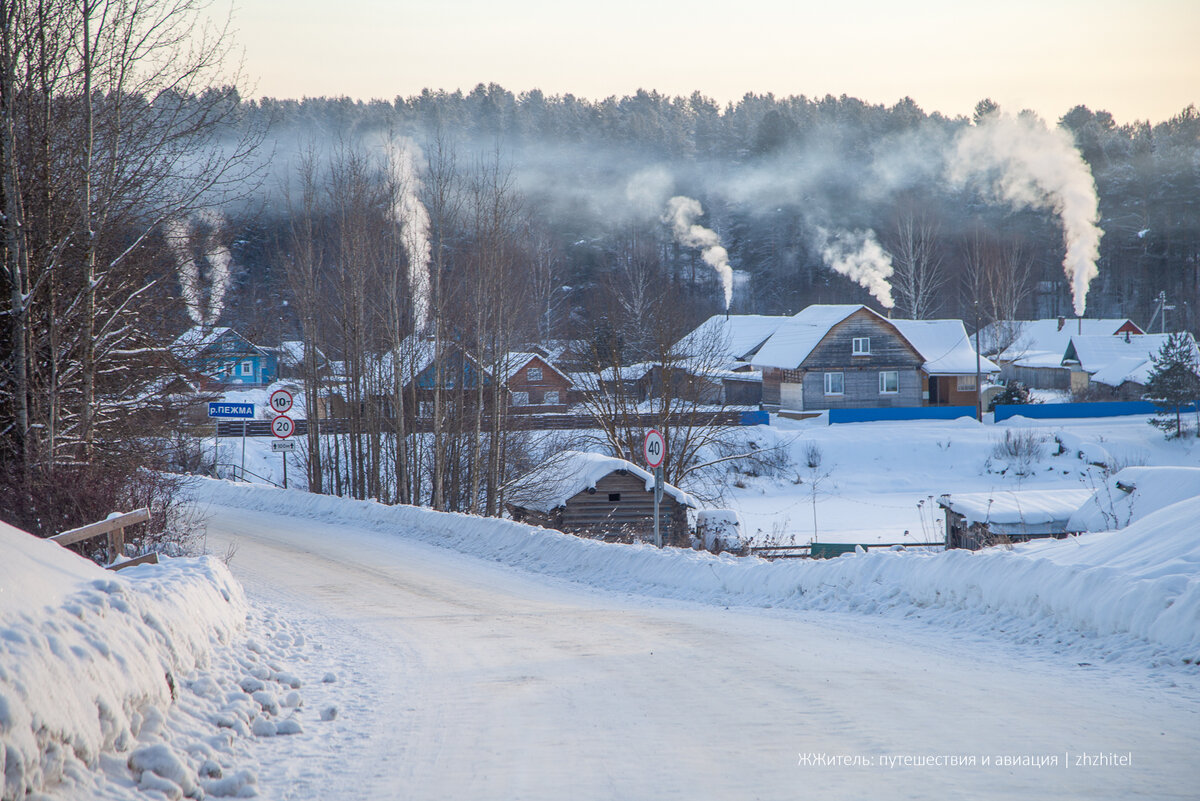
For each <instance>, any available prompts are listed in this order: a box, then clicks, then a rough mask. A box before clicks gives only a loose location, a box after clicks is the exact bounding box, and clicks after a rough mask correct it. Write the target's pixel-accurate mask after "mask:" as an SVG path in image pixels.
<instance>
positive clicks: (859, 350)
mask: <svg viewBox="0 0 1200 801" xmlns="http://www.w3.org/2000/svg"><path fill="white" fill-rule="evenodd" d="M853 355H855V356H870V355H871V338H870V337H855V338H854V351H853Z"/></svg>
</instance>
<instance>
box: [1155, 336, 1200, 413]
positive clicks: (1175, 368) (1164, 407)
mask: <svg viewBox="0 0 1200 801" xmlns="http://www.w3.org/2000/svg"><path fill="white" fill-rule="evenodd" d="M1153 362H1154V369H1153V370H1151V371H1150V377H1149V378H1148V379H1147V381H1146V393H1145V397H1146V399H1147V400H1149V401H1151V402H1153V403H1154V405H1155V406H1157V407H1158V409H1159V414H1158V415H1156V416H1155V417H1153V418H1152V419H1151V420H1150V425H1152V426H1154V427H1155V428H1160V429H1162V430H1163V431H1166V432H1168V433H1167V436H1170V431H1171V429H1172V428H1174V429H1175V436H1176V437H1182V436H1183V419H1182V414H1181V412H1182V409H1183V407H1184V406H1186V405H1187V404H1189V403H1192V402H1193V401H1195V400H1197V399H1198V398H1200V363H1198V362H1197V358H1196V345H1195V342H1194V341H1193V339H1192V337H1191V335H1190V334H1187V333H1177V334H1171V336H1170V337H1168V338H1167V341H1165V342H1163V344H1162V347H1161V348H1159V350H1158V353H1157V354H1156V355H1155V356H1154V357H1153Z"/></svg>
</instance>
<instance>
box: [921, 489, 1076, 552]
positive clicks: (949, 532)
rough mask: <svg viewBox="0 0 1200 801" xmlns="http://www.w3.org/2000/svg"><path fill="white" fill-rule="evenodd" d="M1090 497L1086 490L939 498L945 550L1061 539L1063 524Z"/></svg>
mask: <svg viewBox="0 0 1200 801" xmlns="http://www.w3.org/2000/svg"><path fill="white" fill-rule="evenodd" d="M1091 496H1092V491H1091V490H1088V489H1059V490H999V491H996V492H961V493H954V494H952V495H949V494H948V495H943V496H941V497H940V498H938V505H939V506H941V507H942V508H943V509H945V510H946V548H947V549H949V548H967V549H970V550H972V551H976V550H979V549H980V548H985V547H987V546H989V545H999V544H1001V543H1005V542H1025V541H1027V540H1033V539H1042V538H1045V537H1059V538H1061V537H1064V536H1066V535H1067V534H1068V533H1069V531H1068V529H1067V521H1068V520H1069V519H1070V518H1071V515H1072V514H1074V513H1075V510H1076V509H1078V508H1079V507H1080V506H1082V505H1083V504H1084V503H1086V502H1087V500H1088V499H1089V498H1090V497H1091Z"/></svg>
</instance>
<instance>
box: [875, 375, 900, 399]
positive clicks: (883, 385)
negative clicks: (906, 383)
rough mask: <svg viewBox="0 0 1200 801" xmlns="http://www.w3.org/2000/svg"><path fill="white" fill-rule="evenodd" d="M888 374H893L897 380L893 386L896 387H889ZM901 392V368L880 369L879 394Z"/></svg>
mask: <svg viewBox="0 0 1200 801" xmlns="http://www.w3.org/2000/svg"><path fill="white" fill-rule="evenodd" d="M887 376H892V377H893V378H894V379H895V380H894V382H893V386H894V387H895V389H888V388H887V385H888V381H887ZM899 392H900V371H899V370H880V371H879V394H880V395H897V394H899Z"/></svg>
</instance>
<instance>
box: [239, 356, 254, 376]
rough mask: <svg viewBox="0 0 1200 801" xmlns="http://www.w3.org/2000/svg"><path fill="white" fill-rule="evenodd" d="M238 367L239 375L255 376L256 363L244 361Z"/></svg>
mask: <svg viewBox="0 0 1200 801" xmlns="http://www.w3.org/2000/svg"><path fill="white" fill-rule="evenodd" d="M238 367H239V370H238V375H241V376H248V375H254V362H253V361H251V360H249V359H247V360H246V361H244V362H242V363H241V364H240V365H238Z"/></svg>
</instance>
